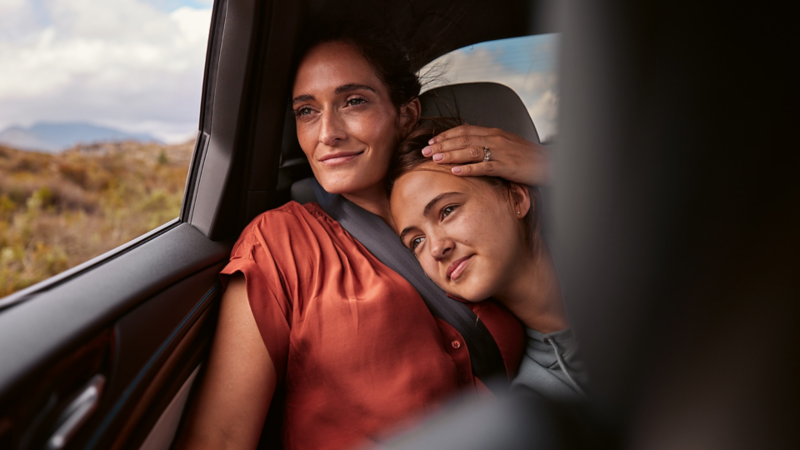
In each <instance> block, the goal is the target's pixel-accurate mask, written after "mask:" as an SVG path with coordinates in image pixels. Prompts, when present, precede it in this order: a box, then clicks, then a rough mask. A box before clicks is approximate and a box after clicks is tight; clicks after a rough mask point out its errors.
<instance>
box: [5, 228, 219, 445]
mask: <svg viewBox="0 0 800 450" xmlns="http://www.w3.org/2000/svg"><path fill="white" fill-rule="evenodd" d="M229 251H230V245H229V244H227V243H221V242H213V241H210V240H209V239H207V238H206V237H205V236H203V234H202V233H200V232H199V231H198V230H196V229H195V228H194V227H192V226H191V225H187V224H181V223H176V224H175V225H174V226H173V227H172V228H170V229H168V230H166V231H164V232H163V233H162V234H160V235H159V236H156V237H154V238H152V239H150V240H148V241H146V242H144V243H141V244H140V245H138V246H136V247H134V248H131V249H128V250H127V251H126V252H125V253H124V254H123V255H120V256H118V257H116V258H113V259H111V260H109V261H105V262H103V263H102V264H100V265H99V266H97V267H94V268H92V270H90V271H88V272H86V273H83V274H81V275H80V276H78V277H75V278H73V279H69V280H67V281H65V282H63V283H61V284H59V285H56V286H52V287H50V289H49V290H46V291H44V292H40V293H38V294H37V295H35V296H33V297H30V298H28V299H27V300H26V301H24V302H21V303H18V304H16V305H14V306H12V307H9V308H7V309H5V310H3V311H2V313H0V355H1V356H2V364H1V365H0V424H1V426H0V443H1V444H2V448H9V449H14V448H37V447H40V446H41V445H43V444H44V441H45V440H46V439H47V437H49V435H50V434H52V433H53V432H54V431H55V429H56V428H58V422H59V417H61V416H63V413H64V410H65V409H66V408H67V407H68V406H69V404H70V402H71V401H72V400H73V398H74V397H75V396H76V395H77V394H79V393H80V391H81V389H82V388H83V387H84V386H85V385H86V384H87V383H88V382H89V380H90V379H91V378H92V377H94V376H95V375H98V374H102V375H103V376H104V377H105V385H104V388H103V392H102V394H101V396H100V402H99V406H98V408H97V410H96V411H95V412H94V413H93V414H92V415H91V416H90V417H89V419H88V421H86V423H85V424H84V425H83V426H82V427H81V430H80V431H78V432H77V433H76V434H75V435H74V437H73V439H72V440H71V441H70V443H69V445H68V446H67V448H76V447H81V448H109V446H110V445H111V444H113V442H112V441H111V440H112V438H114V437H116V436H118V435H121V434H123V432H124V434H125V435H126V436H132V437H137V436H139V435H141V436H140V437H138V439H139V440H140V441H141V440H143V439H144V436H146V433H144V432H140V431H139V430H138V427H137V426H132V425H128V422H126V420H125V419H126V418H129V417H132V416H133V415H134V414H133V413H136V414H135V415H136V418H137V419H138V421H137V422H136V423H142V424H146V423H150V424H152V423H154V421H155V420H156V419H157V417H158V414H159V413H160V410H161V409H163V408H164V407H166V404H167V403H168V402H169V400H168V399H167V400H166V401H163V400H164V396H168V397H169V398H171V396H172V395H173V394H174V393H175V392H177V390H178V389H179V388H180V386H181V384H182V383H183V381H184V380H185V379H186V378H187V377H188V376H189V374H190V373H191V371H192V370H194V368H196V367H197V365H198V364H199V362H200V360H201V359H202V357H203V355H204V354H205V352H206V350H207V348H208V344H209V342H210V336H211V333H212V331H213V324H214V315H215V311H214V310H213V308H210V306H211V305H212V304H213V303H214V300H216V299H217V298H218V295H219V292H220V286H219V281H218V273H219V270H220V269H221V267H222V266H223V264H224V263H225V261H227V257H228V254H229ZM201 318H202V319H204V320H200V319H201ZM193 326H194V328H193ZM189 333H192V334H189ZM187 335H188V336H189V338H188V339H185V337H186V336H187ZM165 368H166V369H165ZM159 372H160V373H161V375H160V376H159ZM168 374H169V376H167V375H168ZM151 407H152V408H151ZM151 409H152V411H151ZM148 414H152V415H153V416H154V418H153V419H152V420H151V419H150V418H149V417H148ZM137 433H138V434H137ZM125 445H127V442H126V443H125Z"/></svg>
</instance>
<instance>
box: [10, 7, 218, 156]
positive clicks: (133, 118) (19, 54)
mask: <svg viewBox="0 0 800 450" xmlns="http://www.w3.org/2000/svg"><path fill="white" fill-rule="evenodd" d="M190 3H193V2H190ZM210 18H211V9H210V8H203V9H199V8H194V7H192V6H181V7H178V8H177V9H175V10H173V11H171V12H167V11H163V10H160V9H157V8H154V7H153V6H152V5H151V4H149V3H147V2H145V1H143V0H115V1H114V2H109V1H107V0H44V1H39V2H30V1H28V2H22V1H20V0H4V1H3V3H2V6H0V30H2V31H0V67H2V68H3V70H1V71H0V128H4V127H5V126H8V125H10V124H12V123H18V124H24V125H27V124H30V123H33V122H37V121H88V122H93V123H96V124H101V125H107V126H113V127H118V128H120V129H122V130H124V131H129V132H150V133H152V134H154V135H156V136H157V137H159V138H161V139H164V140H166V141H175V140H181V139H185V138H186V137H188V136H189V135H191V134H192V133H193V132H194V130H196V128H197V120H198V116H199V108H200V95H201V88H202V79H203V68H204V62H205V51H206V41H207V36H208V29H209V24H210Z"/></svg>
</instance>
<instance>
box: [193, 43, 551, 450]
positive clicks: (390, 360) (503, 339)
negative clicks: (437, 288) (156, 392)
mask: <svg viewBox="0 0 800 450" xmlns="http://www.w3.org/2000/svg"><path fill="white" fill-rule="evenodd" d="M379 43H380V40H379V39H374V38H369V39H364V38H354V37H342V36H340V37H337V38H329V39H325V40H321V41H319V42H317V43H316V44H315V45H313V46H310V48H309V50H308V51H307V52H305V53H304V55H303V57H302V59H301V61H300V63H299V66H298V68H297V73H296V77H295V80H294V85H293V90H292V110H293V111H294V115H295V117H296V123H297V137H298V140H299V143H300V146H301V148H302V149H303V151H304V153H305V154H306V156H307V157H308V160H309V162H310V164H311V167H312V169H313V171H314V175H315V177H316V178H317V180H318V181H319V182H320V184H321V185H322V187H323V188H324V189H325V190H326V191H328V192H330V193H335V194H342V195H343V196H344V197H345V198H346V199H348V200H350V201H351V202H353V203H355V204H356V205H358V206H360V207H361V208H363V209H365V210H367V211H369V212H371V213H373V214H376V215H378V216H380V217H381V218H382V219H383V220H384V221H385V222H386V223H388V224H389V225H393V223H394V222H393V219H392V216H391V213H390V208H389V199H388V195H387V193H386V191H385V186H384V177H385V175H386V171H387V168H388V165H389V160H390V157H391V155H392V153H393V152H394V150H395V148H396V146H397V144H398V143H399V142H400V141H401V139H402V138H403V137H404V136H405V135H406V134H407V133H409V132H410V131H411V130H412V129H413V128H414V127H415V126H416V124H417V121H418V119H419V115H420V103H419V100H418V99H417V95H418V94H419V91H420V83H419V80H418V78H417V77H416V75H415V73H414V71H413V70H412V67H411V64H410V63H409V62H408V61H409V60H408V58H407V57H406V56H407V55H403V54H402V53H401V52H398V51H387V48H388V49H389V50H392V48H391V46H390V45H383V46H381V44H379ZM454 133H455V132H454ZM456 134H457V133H456ZM452 138H453V136H452V135H451V136H445V137H443V141H442V142H440V143H439V144H441V148H438V149H437V150H438V151H437V153H442V154H445V155H447V156H448V158H449V159H450V160H452V161H456V162H459V161H461V162H468V161H465V158H464V157H463V154H462V153H461V152H464V151H465V150H466V151H467V153H469V150H468V149H466V148H464V147H463V146H457V145H452V144H453V142H449V141H450V140H452ZM457 138H458V139H462V138H463V139H466V140H469V141H471V142H473V143H475V145H484V144H483V143H482V142H483V141H484V140H486V139H495V138H503V139H506V140H507V142H506V143H505V146H497V147H496V148H495V149H494V150H495V151H496V153H497V155H498V158H500V159H499V160H498V161H502V160H503V159H504V158H505V160H507V161H510V160H511V159H513V158H518V157H520V155H528V158H529V159H528V160H527V161H528V163H527V165H528V166H529V167H530V171H529V173H526V175H527V176H530V174H534V176H536V175H537V174H540V173H542V172H543V171H542V170H537V169H535V168H534V166H538V164H539V161H538V160H537V159H536V158H534V157H533V154H535V153H541V152H543V149H541V148H540V147H538V146H535V145H533V144H531V143H528V142H525V141H522V140H520V139H518V138H516V137H514V136H513V135H510V134H508V133H504V132H502V131H497V130H492V131H491V132H490V131H489V130H486V129H482V128H470V129H465V130H462V131H461V134H460V135H459V136H458V137H457ZM465 142H466V141H465ZM465 167H470V166H465ZM502 167H503V166H502V165H501V163H499V162H498V166H497V167H493V168H492V169H495V170H497V171H498V172H501V173H502V172H503V170H502ZM470 169H471V170H479V169H480V168H474V167H470ZM508 175H509V176H511V174H510V173H509V174H508ZM520 181H523V182H531V183H538V182H539V180H536V179H530V180H520ZM222 274H223V281H226V282H227V289H226V291H225V294H224V295H223V298H222V302H221V309H220V315H219V321H218V327H217V332H216V335H215V338H214V343H213V345H212V350H211V355H210V357H209V361H208V367H207V368H206V373H205V377H204V379H203V381H202V384H201V387H200V391H199V393H198V395H197V397H196V399H195V403H194V405H193V407H192V410H191V411H190V414H189V417H188V418H187V423H186V425H185V426H184V430H183V432H182V436H181V439H180V440H179V446H183V447H185V448H253V447H255V446H256V444H257V442H258V440H259V435H260V432H261V429H262V426H263V424H264V421H265V417H266V415H267V411H268V409H269V407H270V403H271V401H272V399H273V396H274V394H275V393H276V388H277V390H278V391H283V392H285V396H286V398H285V405H284V406H283V413H284V427H283V443H284V446H285V447H287V448H315V449H317V448H320V449H321V448H344V447H350V446H353V445H357V444H360V443H363V442H369V441H371V440H373V441H374V440H375V439H376V434H378V433H379V432H381V431H382V430H385V429H386V428H387V427H390V426H396V425H397V424H398V423H399V422H401V421H404V420H406V419H408V418H409V417H411V416H414V415H419V414H422V413H424V412H426V411H429V410H432V409H435V408H436V407H437V406H438V404H439V402H440V401H442V400H444V399H445V398H446V397H447V396H448V395H451V394H453V393H454V392H456V391H457V390H459V389H475V388H476V386H477V385H479V384H480V383H479V382H477V381H476V380H475V379H474V377H473V376H472V372H471V368H470V361H469V355H468V353H466V348H461V345H460V344H461V342H462V340H461V336H460V335H459V334H458V333H457V332H455V330H454V329H453V328H452V327H450V326H449V325H448V324H446V323H444V322H443V321H440V320H438V319H435V318H434V317H433V316H432V315H431V314H430V312H429V311H428V310H427V307H426V306H425V304H424V302H423V301H422V299H421V298H420V297H419V295H418V294H417V292H416V291H415V290H414V289H413V287H412V286H411V285H410V284H409V283H408V282H406V281H405V280H404V279H403V278H402V277H400V276H399V275H398V274H397V273H395V272H393V271H392V270H391V269H389V268H388V267H386V266H385V265H383V264H382V263H381V262H380V261H378V260H377V259H375V258H374V257H373V256H372V255H371V254H370V253H369V252H368V251H367V250H366V249H364V247H363V246H361V245H360V244H359V243H358V242H357V241H355V240H354V239H353V238H352V237H351V236H350V235H349V234H348V233H346V232H345V231H344V230H343V229H342V228H341V226H339V224H338V223H337V222H335V221H334V220H333V219H331V218H330V217H329V216H328V215H327V214H325V212H324V211H322V210H321V209H320V207H319V206H318V205H316V204H313V203H311V204H307V205H304V206H301V205H299V204H297V203H294V202H290V203H289V204H287V205H284V206H283V207H281V208H278V209H276V210H273V211H269V212H266V213H264V214H262V215H261V216H259V217H258V218H256V219H255V220H254V221H253V222H252V223H251V224H250V225H248V227H247V228H246V229H245V230H244V231H243V232H242V235H241V237H240V238H239V240H238V241H237V243H236V245H235V246H234V249H233V252H232V255H231V261H230V263H229V265H228V266H226V268H225V269H224V270H223V272H222ZM472 309H473V311H474V312H475V313H476V314H477V315H478V316H479V317H480V319H481V320H482V321H483V322H484V324H485V325H486V327H487V328H488V329H489V331H490V332H491V333H492V335H493V336H494V338H495V341H496V342H497V344H498V347H499V348H500V350H501V353H502V355H503V359H504V362H505V364H506V367H507V370H508V372H509V373H515V372H516V368H517V365H518V361H519V358H520V356H521V350H522V340H523V335H522V332H521V328H520V327H519V325H518V322H517V321H516V319H515V318H513V316H511V315H510V314H508V312H507V311H505V310H504V309H503V308H501V307H499V306H497V305H494V304H492V303H483V304H476V305H473V306H472Z"/></svg>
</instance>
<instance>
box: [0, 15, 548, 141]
mask: <svg viewBox="0 0 800 450" xmlns="http://www.w3.org/2000/svg"><path fill="white" fill-rule="evenodd" d="M212 3H213V1H212V0H0V130H2V129H5V128H6V127H8V126H10V125H22V126H29V125H31V124H33V123H35V122H42V121H48V122H89V123H93V124H96V125H103V126H109V127H113V128H117V129H120V130H122V131H127V132H136V133H149V134H151V135H153V136H155V137H157V138H159V139H161V140H163V141H166V142H179V141H183V140H185V139H187V138H189V137H191V136H193V134H194V131H195V130H196V129H197V121H198V114H199V113H198V112H199V107H200V93H201V86H202V80H203V68H204V61H205V52H206V40H207V37H208V28H209V23H210V17H211V5H212ZM555 45H557V39H556V38H555V36H553V35H546V36H536V37H531V38H518V39H513V40H506V41H496V42H490V43H485V44H479V45H476V46H472V47H468V48H466V49H462V50H460V51H457V52H455V53H454V54H452V55H451V56H450V57H449V58H448V59H447V61H448V62H447V65H448V67H449V68H450V71H449V72H448V74H447V76H446V79H447V81H449V82H464V81H486V80H493V81H498V82H501V83H503V84H507V85H509V86H511V87H512V88H514V89H515V90H516V91H517V92H518V93H519V94H520V97H522V99H523V101H524V102H525V104H526V105H527V106H528V109H529V111H530V112H531V115H532V117H533V118H534V122H535V123H536V126H537V128H538V130H539V133H540V135H541V137H542V138H543V139H546V138H548V137H552V136H553V135H554V134H555V132H556V127H555V125H556V123H555V119H556V113H557V78H556V75H555V61H554V60H553V55H554V54H555V52H554V49H555Z"/></svg>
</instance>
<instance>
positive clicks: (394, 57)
mask: <svg viewBox="0 0 800 450" xmlns="http://www.w3.org/2000/svg"><path fill="white" fill-rule="evenodd" d="M360 24H363V22H358V21H356V22H355V25H354V24H352V22H345V23H344V25H340V26H338V27H336V28H332V27H330V26H327V27H320V29H321V30H322V31H321V32H320V33H318V34H316V35H312V36H309V37H308V38H306V39H304V40H303V41H301V45H300V49H301V51H300V52H299V53H298V54H297V56H298V58H297V59H296V61H295V68H297V66H299V63H300V61H301V60H302V58H303V57H304V56H305V54H306V53H308V51H309V50H311V49H313V48H314V47H316V46H318V45H320V44H325V43H331V42H342V43H346V44H349V45H352V46H353V47H355V48H356V49H357V50H358V51H359V52H361V55H362V56H364V59H366V60H367V62H368V63H369V64H370V65H371V66H372V68H373V69H374V70H375V73H376V74H377V75H378V78H380V80H381V81H383V83H384V84H385V85H386V86H387V87H388V89H389V95H390V98H391V100H392V104H394V106H395V107H397V108H400V107H401V106H403V105H405V104H406V103H408V102H410V101H411V100H413V99H415V98H416V97H417V96H419V93H420V90H421V89H422V83H421V82H420V79H419V76H418V75H417V70H418V69H419V68H420V67H421V66H422V64H423V63H424V61H425V55H424V54H423V53H424V52H420V51H416V50H418V49H416V48H413V47H416V46H413V45H411V46H410V45H408V44H406V43H404V42H403V41H402V40H401V39H397V38H395V37H394V36H393V33H391V32H389V31H387V30H377V29H370V28H368V27H363V26H357V25H360Z"/></svg>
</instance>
